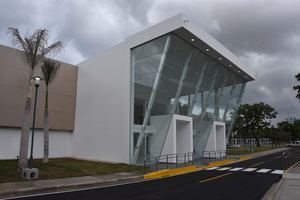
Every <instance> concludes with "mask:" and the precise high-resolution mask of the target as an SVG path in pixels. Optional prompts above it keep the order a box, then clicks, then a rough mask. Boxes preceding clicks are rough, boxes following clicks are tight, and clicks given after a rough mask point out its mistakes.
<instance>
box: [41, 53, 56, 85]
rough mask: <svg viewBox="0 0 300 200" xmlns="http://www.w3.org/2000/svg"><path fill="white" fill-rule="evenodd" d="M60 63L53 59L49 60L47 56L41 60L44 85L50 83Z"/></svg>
mask: <svg viewBox="0 0 300 200" xmlns="http://www.w3.org/2000/svg"><path fill="white" fill-rule="evenodd" d="M59 67H60V63H59V62H58V61H55V60H51V59H49V58H46V59H45V60H44V61H43V64H42V66H41V69H42V72H43V76H44V81H45V83H46V86H48V85H49V84H50V83H52V82H53V81H54V79H55V77H56V75H57V72H58V70H59Z"/></svg>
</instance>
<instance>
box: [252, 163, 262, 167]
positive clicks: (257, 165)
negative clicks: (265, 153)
mask: <svg viewBox="0 0 300 200" xmlns="http://www.w3.org/2000/svg"><path fill="white" fill-rule="evenodd" d="M264 163H265V162H260V163H256V164H254V165H250V166H249V167H256V166H258V165H261V164H264Z"/></svg>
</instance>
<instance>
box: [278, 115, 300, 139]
mask: <svg viewBox="0 0 300 200" xmlns="http://www.w3.org/2000/svg"><path fill="white" fill-rule="evenodd" d="M277 126H278V127H279V128H280V129H281V130H283V131H285V132H287V133H289V134H290V139H291V140H299V132H300V120H298V119H295V118H294V119H287V120H285V121H281V122H279V123H278V124H277Z"/></svg>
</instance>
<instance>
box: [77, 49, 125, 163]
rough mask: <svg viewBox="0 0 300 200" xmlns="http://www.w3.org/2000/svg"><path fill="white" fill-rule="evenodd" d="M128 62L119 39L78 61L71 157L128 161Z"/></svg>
mask: <svg viewBox="0 0 300 200" xmlns="http://www.w3.org/2000/svg"><path fill="white" fill-rule="evenodd" d="M130 62H131V61H130V49H129V47H128V46H127V45H126V43H122V44H121V45H118V46H116V47H113V48H112V49H110V50H108V51H106V52H105V53H103V54H101V55H99V56H96V57H94V58H91V59H88V60H86V61H84V62H82V63H80V64H78V65H79V67H78V83H77V85H78V88H77V102H76V117H75V130H74V140H73V143H72V148H73V156H74V157H77V158H84V159H91V160H104V161H112V162H122V163H128V162H129V124H130V123H129V105H130Z"/></svg>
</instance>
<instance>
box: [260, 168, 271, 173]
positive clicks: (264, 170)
mask: <svg viewBox="0 0 300 200" xmlns="http://www.w3.org/2000/svg"><path fill="white" fill-rule="evenodd" d="M269 171H271V169H260V170H258V171H256V172H258V173H267V172H269Z"/></svg>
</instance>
